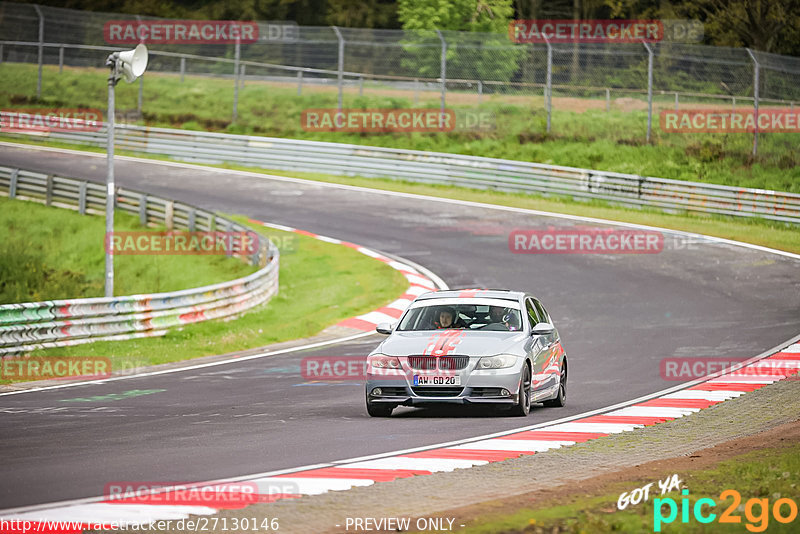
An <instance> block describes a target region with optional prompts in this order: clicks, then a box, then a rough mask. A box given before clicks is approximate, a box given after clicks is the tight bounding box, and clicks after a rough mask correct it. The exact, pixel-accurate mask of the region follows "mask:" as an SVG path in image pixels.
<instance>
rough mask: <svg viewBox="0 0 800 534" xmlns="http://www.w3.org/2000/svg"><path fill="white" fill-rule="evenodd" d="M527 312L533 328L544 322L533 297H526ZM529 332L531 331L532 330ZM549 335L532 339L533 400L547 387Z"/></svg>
mask: <svg viewBox="0 0 800 534" xmlns="http://www.w3.org/2000/svg"><path fill="white" fill-rule="evenodd" d="M525 312H526V315H527V316H528V321H529V322H530V327H531V328H533V327H534V326H536V325H537V324H539V323H540V322H542V319H541V317H539V312H538V311H537V310H536V306H535V305H534V303H533V299H531V298H530V297H529V298H526V299H525ZM528 332H530V330H529V331H528ZM547 337H548V336H535V337H532V338H531V340H530V344H529V346H530V350H529V351H528V353H529V355H530V358H531V362H532V369H531V374H532V376H531V389H532V394H531V400H535V399H536V397H537V396H539V395H541V394H542V393H543V390H544V389H545V388H547V384H546V381H547V378H548V377H547V375H546V374H545V368H546V366H547V362H548V349H549V347H548V343H549V342H548V340H547Z"/></svg>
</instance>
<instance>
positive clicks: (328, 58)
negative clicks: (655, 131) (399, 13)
mask: <svg viewBox="0 0 800 534" xmlns="http://www.w3.org/2000/svg"><path fill="white" fill-rule="evenodd" d="M137 19H138V20H142V21H144V20H159V19H154V18H153V17H136V16H133V15H122V14H112V13H96V12H86V11H76V10H70V9H63V8H54V7H45V6H38V5H32V4H16V3H10V2H0V36H1V37H0V39H2V40H0V60H2V61H4V62H18V63H36V64H38V65H39V79H38V82H37V84H38V85H37V97H40V96H41V77H42V68H41V67H42V65H58V66H59V69H62V68H63V67H64V66H71V67H102V65H103V64H104V60H105V57H106V56H107V55H108V52H109V51H111V50H118V49H120V48H126V46H125V45H118V46H108V45H107V44H106V42H105V40H104V32H103V28H104V25H105V24H106V23H107V22H110V21H115V20H116V21H119V20H137ZM258 25H259V39H258V41H257V42H254V43H247V44H239V43H237V44H163V45H162V44H159V45H150V46H149V48H150V63H149V65H148V71H149V72H161V73H171V74H175V75H178V76H180V77H181V79H183V78H184V77H185V76H186V75H203V76H214V77H225V78H230V79H231V80H232V83H233V84H234V87H235V91H234V100H233V102H232V103H231V109H232V119H233V120H234V121H235V120H236V115H237V104H238V91H239V90H240V89H241V87H243V86H244V85H245V83H246V82H247V81H255V80H258V81H261V82H267V83H271V84H276V85H280V86H285V87H292V88H294V87H296V91H297V94H298V95H301V94H303V92H304V91H308V90H309V89H313V90H323V89H324V88H327V90H334V91H336V92H337V93H338V105H339V106H340V107H348V106H351V107H358V106H359V105H361V104H363V100H361V97H364V96H380V97H382V98H386V99H389V102H391V99H392V98H397V99H401V98H402V99H405V100H409V101H412V102H413V103H414V105H415V106H416V105H421V104H422V103H426V102H427V103H430V102H438V103H439V104H440V106H441V107H442V108H444V107H445V106H447V105H479V104H481V103H483V102H486V101H489V100H491V101H492V102H500V103H507V104H510V105H519V106H525V107H527V108H534V109H536V108H540V109H542V110H544V111H545V113H546V117H547V126H546V127H547V131H548V132H549V131H551V129H553V128H555V129H557V128H558V124H554V123H553V121H552V113H553V111H585V110H589V109H598V110H606V111H612V110H613V111H622V112H635V111H638V112H647V122H646V124H645V123H643V124H642V131H641V135H642V136H644V137H645V138H646V139H647V140H648V141H649V140H650V137H651V131H652V128H653V122H654V121H655V122H657V121H658V116H657V114H658V113H659V111H661V110H664V109H676V110H677V109H692V108H698V107H711V106H713V107H715V108H718V107H722V106H726V107H727V106H730V107H731V109H732V110H735V109H737V108H751V109H752V108H754V106H756V105H758V104H761V105H769V106H782V107H787V108H791V109H793V108H794V106H795V102H797V101H800V84H797V83H796V80H797V79H798V78H799V77H800V59H798V58H793V57H786V56H779V55H775V54H767V53H763V52H756V51H751V50H748V49H742V48H724V47H710V46H702V45H695V44H686V43H680V42H666V41H662V42H659V43H653V44H649V43H628V44H618V43H605V44H595V43H592V44H588V43H574V44H572V43H571V44H547V43H545V44H539V43H535V44H534V43H513V42H511V40H510V39H509V37H508V35H505V34H488V33H474V32H456V31H436V30H431V31H407V30H380V29H358V28H337V27H308V26H297V25H296V24H294V23H291V22H259V23H258ZM143 83H144V82H143V81H141V80H140V82H139V84H140V98H139V109H138V111H139V113H141V111H142V110H141V102H142V98H141V91H142V87H143ZM636 133H637V134H638V133H639V132H636ZM756 135H757V134H756ZM755 147H756V144H755V143H754V150H755Z"/></svg>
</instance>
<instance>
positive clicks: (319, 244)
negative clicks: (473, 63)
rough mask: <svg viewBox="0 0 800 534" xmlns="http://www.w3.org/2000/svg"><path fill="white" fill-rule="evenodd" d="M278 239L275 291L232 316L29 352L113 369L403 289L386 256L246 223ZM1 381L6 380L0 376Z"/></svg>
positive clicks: (283, 326)
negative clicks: (105, 363)
mask: <svg viewBox="0 0 800 534" xmlns="http://www.w3.org/2000/svg"><path fill="white" fill-rule="evenodd" d="M234 219H236V220H238V221H240V222H241V223H242V224H248V225H249V226H251V227H253V228H255V229H256V230H257V231H261V232H262V233H265V234H267V235H269V236H270V237H271V238H273V239H274V240H275V241H277V242H279V243H281V244H283V245H284V246H285V247H288V248H287V249H284V252H283V254H282V255H281V263H280V279H279V282H280V291H279V293H278V295H276V296H274V297H273V298H272V300H270V301H269V302H268V303H267V304H266V305H264V306H260V307H258V308H256V309H254V310H252V311H249V312H247V313H246V314H244V315H242V316H241V317H239V318H237V319H235V320H230V321H208V322H203V323H197V324H190V325H186V326H185V327H183V328H181V329H176V330H170V331H169V332H168V333H167V335H165V336H163V337H158V338H144V339H136V340H129V341H114V342H96V343H90V344H87V345H80V346H75V347H64V348H58V349H48V350H43V351H36V352H34V353H33V355H34V356H38V355H41V356H105V357H110V358H111V366H112V369H113V370H115V371H116V370H122V369H128V368H131V367H139V366H143V365H156V364H161V363H167V362H173V361H179V360H186V359H190V358H196V357H199V356H207V355H213V354H224V353H227V352H232V351H237V350H243V349H248V348H254V347H260V346H263V345H268V344H271V343H277V342H281V341H287V340H291V339H297V338H303V337H307V336H311V335H314V334H316V333H318V332H320V331H321V330H323V329H324V328H325V327H327V326H330V325H332V324H336V323H337V322H339V321H340V320H342V319H344V318H347V317H352V316H354V315H358V314H361V313H365V312H367V311H370V310H373V309H375V308H377V307H379V306H381V305H384V304H387V303H389V302H391V301H392V300H394V299H395V298H397V296H398V295H400V294H402V293H403V291H404V290H405V289H406V287H408V282H407V280H406V279H405V278H404V277H403V276H402V275H401V274H400V273H399V272H397V271H395V270H394V269H392V268H391V267H389V266H387V265H386V264H384V263H383V262H379V261H375V260H374V259H372V258H370V257H368V256H365V255H363V254H361V253H359V252H357V251H355V250H353V249H350V248H348V247H343V246H341V245H335V244H331V243H325V242H323V241H319V240H316V239H313V238H310V237H306V236H302V235H297V234H294V233H288V232H281V231H279V230H272V229H269V230H268V231H265V229H264V228H263V227H260V226H254V225H252V224H249V223H247V219H246V218H245V217H234ZM0 383H3V382H2V381H0Z"/></svg>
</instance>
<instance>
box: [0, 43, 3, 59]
mask: <svg viewBox="0 0 800 534" xmlns="http://www.w3.org/2000/svg"><path fill="white" fill-rule="evenodd" d="M2 62H3V45H2V44H0V63H2Z"/></svg>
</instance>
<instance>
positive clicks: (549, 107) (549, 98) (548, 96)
mask: <svg viewBox="0 0 800 534" xmlns="http://www.w3.org/2000/svg"><path fill="white" fill-rule="evenodd" d="M544 42H545V44H546V45H547V85H546V86H545V89H544V106H545V109H546V111H547V132H548V133H550V126H551V123H550V121H551V115H552V112H553V45H551V44H550V41H549V40H548V39H547V38H545V40H544Z"/></svg>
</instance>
